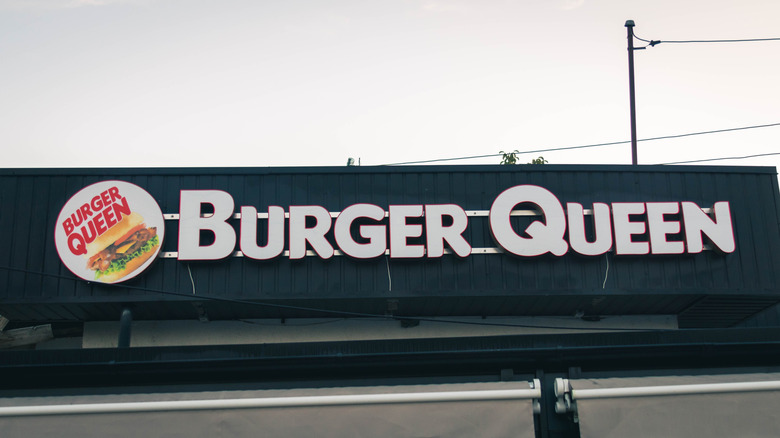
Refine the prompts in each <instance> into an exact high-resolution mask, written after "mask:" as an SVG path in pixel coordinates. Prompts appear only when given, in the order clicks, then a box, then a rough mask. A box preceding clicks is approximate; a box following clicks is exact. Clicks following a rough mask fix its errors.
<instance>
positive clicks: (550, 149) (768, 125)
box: [382, 122, 780, 166]
mask: <svg viewBox="0 0 780 438" xmlns="http://www.w3.org/2000/svg"><path fill="white" fill-rule="evenodd" d="M774 126H780V122H778V123H767V124H764V125H751V126H740V127H737V128H725V129H714V130H710V131H699V132H689V133H685V134H673V135H664V136H661V137H650V138H640V139H638V140H637V141H638V142H639V141H656V140H668V139H672V138H682V137H691V136H695V135H706V134H719V133H723V132H733V131H743V130H747V129H758V128H769V127H774ZM629 143H631V140H623V141H613V142H608V143H595V144H586V145H579V146H564V147H556V148H547V149H537V150H531V151H520V152H518V155H525V154H538V153H542V152H556V151H565V150H572V149H585V148H596V147H604V146H615V145H620V144H629ZM501 155H503V154H501V153H498V154H486V155H472V156H466V157H450V158H436V159H430V160H419V161H404V162H399V163H390V164H382V166H402V165H408V164H427V163H436V162H441V161H457V160H471V159H475V158H489V157H498V156H501Z"/></svg>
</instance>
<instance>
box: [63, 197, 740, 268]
mask: <svg viewBox="0 0 780 438" xmlns="http://www.w3.org/2000/svg"><path fill="white" fill-rule="evenodd" d="M204 205H210V206H211V209H213V213H209V214H203V213H202V212H203V206H204ZM518 206H523V207H524V208H531V209H532V210H535V211H536V215H538V217H539V219H534V220H532V221H531V223H530V224H529V225H527V226H526V227H525V228H524V229H523V230H517V229H516V226H513V225H512V223H511V222H510V217H511V216H512V215H513V211H514V210H516V208H517V207H518ZM589 207H590V209H588V210H586V209H585V208H584V207H583V206H582V205H581V204H579V203H575V202H568V203H566V204H565V208H564V205H563V204H562V203H561V202H560V201H559V199H558V198H557V197H556V196H555V195H554V194H553V193H552V192H550V191H549V190H547V189H545V188H543V187H539V186H534V185H518V186H514V187H511V188H509V189H507V190H505V191H503V192H502V193H501V194H499V195H498V196H497V197H496V198H495V200H494V201H493V203H492V206H491V208H490V211H489V212H488V224H489V227H490V231H491V234H492V236H493V239H494V240H495V242H496V244H497V245H498V247H500V248H501V249H502V250H503V251H504V252H507V253H510V254H514V255H517V256H521V257H535V256H541V255H544V254H548V253H549V254H552V255H555V256H563V255H564V254H566V253H568V252H570V251H571V252H574V253H577V254H581V255H584V256H597V255H602V254H605V253H607V252H608V251H614V253H615V254H616V255H647V254H658V255H660V254H685V253H689V254H696V253H700V252H702V251H703V250H704V249H705V244H709V245H710V246H711V248H712V249H714V250H717V251H720V252H722V253H731V252H734V250H735V249H736V244H735V238H734V231H733V226H732V220H731V211H730V206H729V203H728V202H725V201H719V202H714V203H713V204H712V207H711V208H707V209H703V208H702V207H700V206H699V205H697V204H696V203H694V202H685V201H683V202H613V203H611V204H606V203H598V202H596V203H593V205H592V206H589ZM127 214H130V208H129V206H128V203H127V199H126V198H124V197H123V196H121V194H120V193H119V192H118V190H116V188H112V189H109V190H106V191H104V192H103V193H101V194H100V195H99V196H95V197H94V198H92V200H91V201H90V202H89V203H86V204H84V205H82V206H81V207H80V208H79V209H78V210H77V211H75V212H73V213H72V214H71V215H70V216H69V217H68V219H66V220H65V221H63V222H62V224H61V226H62V227H64V230H65V232H66V234H67V236H68V247H69V248H70V250H71V252H73V253H74V254H76V255H80V254H85V253H86V244H87V243H90V242H91V241H93V240H94V239H95V238H96V237H97V236H99V235H101V234H103V233H104V232H105V231H106V230H107V229H108V228H110V227H111V226H112V225H113V224H115V223H116V222H118V221H119V220H120V219H121V218H122V216H123V215H127ZM515 214H516V213H515ZM178 216H179V217H178V218H179V239H178V254H177V258H178V259H179V260H219V259H223V258H226V257H228V256H230V255H231V254H234V252H235V250H236V244H238V247H239V249H240V251H241V253H242V255H243V256H244V257H248V258H251V259H256V260H270V259H273V258H276V257H280V256H282V255H287V256H289V258H290V259H301V258H304V257H305V256H306V255H307V249H309V248H310V249H311V250H313V252H314V253H315V254H316V255H317V256H319V257H320V258H322V259H329V258H331V257H332V256H333V255H334V254H336V250H339V251H340V252H341V253H342V254H344V255H347V256H350V257H352V258H356V259H371V258H376V257H380V256H383V255H385V254H388V255H389V257H391V258H406V259H409V258H412V259H413V258H423V257H428V258H436V257H442V256H443V255H444V254H445V252H447V253H452V254H455V255H457V256H459V257H467V256H469V255H471V254H472V247H471V245H470V243H469V242H468V241H467V240H466V238H465V237H464V236H463V233H464V232H465V231H466V229H467V227H468V226H469V215H468V213H467V212H466V211H465V210H464V209H463V208H462V207H461V206H459V205H456V204H412V205H390V206H389V207H388V209H387V211H385V209H384V208H382V207H380V206H377V205H374V204H369V203H361V204H354V205H351V206H349V207H347V208H345V209H344V210H342V211H341V212H337V213H331V212H329V211H328V210H327V209H325V208H324V207H322V206H319V205H293V206H289V207H288V209H287V211H285V209H284V208H283V207H280V206H269V207H268V209H267V211H265V212H260V213H258V211H257V209H256V208H255V207H252V206H242V207H241V208H240V213H238V214H236V213H235V203H234V200H233V198H232V196H231V195H230V194H229V193H227V192H224V191H219V190H182V191H181V192H180V205H179V215H178ZM586 216H591V217H592V219H591V220H588V221H586V219H585V218H586ZM236 218H238V219H240V225H239V233H238V235H237V233H236V229H235V228H234V227H233V225H231V224H230V223H229V221H230V220H231V219H236ZM258 220H267V222H268V223H267V227H266V229H267V234H266V233H264V234H266V235H264V236H258V233H257V230H258V227H257V221H258ZM285 225H286V226H285ZM588 227H590V228H592V235H593V236H594V237H593V238H592V239H590V240H589V239H588V237H586V236H587V235H588V233H586V228H588ZM353 228H354V229H356V230H357V234H358V235H359V236H360V238H359V239H355V238H354V236H353V233H352V231H353ZM331 230H332V235H331V234H329V233H330V232H331ZM202 232H206V233H210V234H212V235H213V242H212V243H210V244H206V245H204V244H202V243H201V237H200V236H201V233H202ZM410 239H412V241H411V242H410ZM258 241H262V242H263V243H264V245H261V244H259V242H258ZM285 243H286V246H287V251H285ZM445 247H447V248H449V251H446V250H445ZM388 250H389V251H388Z"/></svg>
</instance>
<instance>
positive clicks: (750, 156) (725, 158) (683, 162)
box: [659, 152, 780, 165]
mask: <svg viewBox="0 0 780 438" xmlns="http://www.w3.org/2000/svg"><path fill="white" fill-rule="evenodd" d="M771 155H780V152H769V153H766V154H755V155H742V156H739V157H719V158H705V159H701V160H688V161H673V162H671V163H659V164H661V165H668V164H688V163H704V162H707V161H721V160H744V159H746V158H756V157H768V156H771Z"/></svg>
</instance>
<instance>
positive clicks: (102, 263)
mask: <svg viewBox="0 0 780 438" xmlns="http://www.w3.org/2000/svg"><path fill="white" fill-rule="evenodd" d="M159 246H160V240H159V238H158V236H157V228H156V227H149V228H148V227H147V226H146V224H145V223H144V218H143V217H142V216H141V215H140V214H138V213H135V212H133V213H131V214H129V215H127V216H124V217H123V218H122V220H120V221H119V222H117V224H116V225H114V226H113V227H111V228H110V229H109V230H108V231H106V232H105V233H103V234H101V235H100V236H98V237H97V238H96V239H95V240H94V241H92V242H91V243H90V244H88V245H87V254H86V257H87V259H88V261H87V268H88V269H91V270H93V271H95V280H98V281H101V282H103V283H114V282H116V281H119V280H121V279H122V278H123V277H125V276H127V275H129V274H131V273H132V272H133V271H135V270H136V269H138V268H139V267H141V266H143V264H144V263H145V262H146V261H147V260H149V258H151V257H153V256H154V255H155V254H156V253H157V249H158V248H159Z"/></svg>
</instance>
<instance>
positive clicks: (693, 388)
mask: <svg viewBox="0 0 780 438" xmlns="http://www.w3.org/2000/svg"><path fill="white" fill-rule="evenodd" d="M777 390H780V381H776V380H775V381H769V382H729V383H702V384H691V385H665V386H638V387H633V388H598V389H572V390H571V398H572V400H586V399H597V398H620V397H651V396H660V395H696V394H716V393H731V392H757V391H777Z"/></svg>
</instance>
